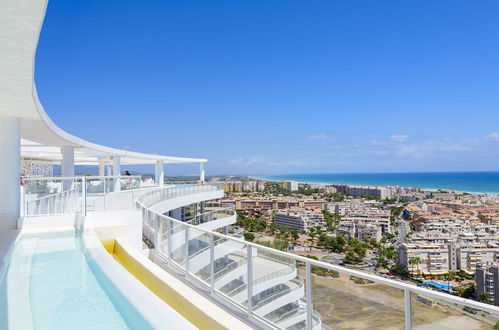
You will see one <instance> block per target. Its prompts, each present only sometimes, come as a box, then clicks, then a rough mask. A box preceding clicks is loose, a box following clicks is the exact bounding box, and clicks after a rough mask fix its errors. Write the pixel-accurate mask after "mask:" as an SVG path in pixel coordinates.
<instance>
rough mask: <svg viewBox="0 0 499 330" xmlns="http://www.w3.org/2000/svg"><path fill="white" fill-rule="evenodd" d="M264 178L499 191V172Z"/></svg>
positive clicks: (305, 175) (324, 174)
mask: <svg viewBox="0 0 499 330" xmlns="http://www.w3.org/2000/svg"><path fill="white" fill-rule="evenodd" d="M253 178H258V179H263V180H276V181H284V180H286V181H287V180H293V181H298V182H304V183H323V184H348V185H359V186H401V187H411V188H412V187H416V188H424V189H431V190H437V189H442V190H454V191H460V192H469V193H489V194H499V172H434V173H432V172H420V173H344V174H331V173H320V174H281V175H258V176H253Z"/></svg>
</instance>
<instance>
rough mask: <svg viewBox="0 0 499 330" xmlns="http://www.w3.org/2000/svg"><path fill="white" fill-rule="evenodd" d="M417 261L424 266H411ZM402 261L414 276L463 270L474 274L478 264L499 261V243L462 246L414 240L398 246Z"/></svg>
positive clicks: (455, 243)
mask: <svg viewBox="0 0 499 330" xmlns="http://www.w3.org/2000/svg"><path fill="white" fill-rule="evenodd" d="M413 258H418V259H419V260H420V261H421V263H419V264H418V265H417V266H418V267H416V265H414V264H411V262H410V260H411V259H413ZM399 262H400V263H401V264H402V265H404V266H405V267H406V268H407V269H408V270H409V272H410V273H411V274H413V275H415V274H416V273H418V272H420V273H422V274H443V273H446V272H448V271H459V270H464V271H465V272H467V273H469V274H474V273H475V271H476V269H477V267H478V265H480V264H487V263H496V262H499V245H497V243H489V244H484V243H474V244H463V243H461V242H459V241H457V242H455V241H452V242H449V241H436V240H433V241H432V240H412V239H411V242H409V243H403V244H401V245H400V246H399Z"/></svg>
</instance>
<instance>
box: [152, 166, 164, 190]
mask: <svg viewBox="0 0 499 330" xmlns="http://www.w3.org/2000/svg"><path fill="white" fill-rule="evenodd" d="M164 165H165V164H164V162H163V161H162V160H158V161H157V162H156V170H155V174H154V183H156V184H157V185H160V186H163V185H164V184H165V166H164Z"/></svg>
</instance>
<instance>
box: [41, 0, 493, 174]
mask: <svg viewBox="0 0 499 330" xmlns="http://www.w3.org/2000/svg"><path fill="white" fill-rule="evenodd" d="M498 15H499V2H498V1H495V0H490V1H486V0H485V1H459V0H457V1H456V0H453V1H443V0H442V1H431V0H427V1H398V0H397V1H383V0H380V1H370V0H365V1H354V0H352V1H292V0H289V1H284V0H282V1H273V0H265V1H257V0H252V1H136V0H135V1H127V0H120V1H117V0H110V1H107V0H71V1H55V0H52V1H50V4H49V7H48V11H47V16H46V19H45V23H44V27H43V30H42V34H41V37H40V43H39V47H38V52H37V65H36V82H37V88H38V92H39V96H40V99H41V101H42V103H43V104H44V107H45V109H46V111H47V113H48V114H49V115H50V116H51V117H52V118H53V119H54V121H55V122H56V123H57V124H58V125H60V126H61V127H63V128H64V129H65V130H67V131H68V132H71V133H73V134H75V135H78V136H81V137H83V138H86V139H88V140H90V141H92V142H96V143H101V144H107V145H111V146H114V147H118V148H127V149H130V150H134V151H143V152H151V153H160V154H169V155H178V156H192V157H206V158H208V159H209V163H208V165H207V173H208V174H257V173H262V174H266V173H269V174H270V173H320V172H322V173H347V172H409V171H483V170H499V79H498V77H499V20H498V19H497V17H498ZM166 170H167V173H170V174H178V173H186V174H188V173H191V172H193V171H194V169H193V168H192V167H188V166H185V167H178V166H175V167H174V166H171V167H170V168H169V167H167V169H166Z"/></svg>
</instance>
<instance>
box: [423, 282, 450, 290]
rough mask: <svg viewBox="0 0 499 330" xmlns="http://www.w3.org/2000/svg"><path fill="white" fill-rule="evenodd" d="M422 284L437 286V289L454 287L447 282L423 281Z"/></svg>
mask: <svg viewBox="0 0 499 330" xmlns="http://www.w3.org/2000/svg"><path fill="white" fill-rule="evenodd" d="M423 283H424V284H429V285H432V286H434V287H437V288H439V289H442V290H452V289H454V287H453V286H450V285H449V283H448V282H440V283H438V282H433V281H424V282H423Z"/></svg>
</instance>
